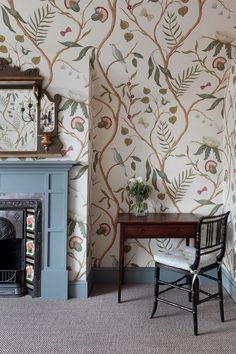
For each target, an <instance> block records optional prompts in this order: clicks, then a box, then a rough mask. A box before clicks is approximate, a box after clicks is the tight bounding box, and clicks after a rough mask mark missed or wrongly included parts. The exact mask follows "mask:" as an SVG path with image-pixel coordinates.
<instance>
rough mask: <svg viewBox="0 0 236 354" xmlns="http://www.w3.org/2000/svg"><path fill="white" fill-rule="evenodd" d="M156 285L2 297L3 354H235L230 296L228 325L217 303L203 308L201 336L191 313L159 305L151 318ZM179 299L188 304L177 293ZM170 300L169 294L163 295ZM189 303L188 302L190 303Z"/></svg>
mask: <svg viewBox="0 0 236 354" xmlns="http://www.w3.org/2000/svg"><path fill="white" fill-rule="evenodd" d="M152 294H153V287H152V286H151V285H125V286H124V287H123V290H122V301H123V302H122V303H121V304H118V303H117V289H116V287H115V286H112V285H99V286H98V285H97V286H96V287H95V288H94V289H93V291H92V294H91V296H90V297H89V298H88V299H86V300H81V299H71V300H68V301H62V300H42V299H40V298H36V299H32V298H31V297H30V296H24V297H22V298H12V299H9V298H0V353H1V354H15V353H17V354H34V353H37V354H50V353H63V354H64V353H68V354H72V353H73V354H191V353H199V354H200V353H201V354H202V353H204V354H211V353H212V354H221V353H222V354H223V353H224V354H232V353H235V352H236V349H235V348H236V304H235V303H234V302H233V300H232V299H231V298H230V296H229V295H228V294H227V293H225V322H224V323H221V322H220V315H219V306H218V303H217V302H216V301H214V300H213V301H210V302H207V303H203V304H201V305H200V306H199V307H198V308H199V336H198V337H195V336H194V335H193V328H192V327H193V326H192V314H191V313H188V312H185V311H182V310H180V309H177V308H173V307H172V306H168V305H165V304H159V305H158V310H157V313H156V315H155V318H153V319H149V317H150V314H151V310H152V302H153V296H152ZM173 295H174V297H175V300H177V301H179V302H180V303H184V302H183V301H184V300H186V301H187V294H186V295H184V298H183V294H182V293H181V294H180V296H179V292H177V291H176V290H173V292H172V299H173ZM164 296H165V297H166V298H170V293H169V294H167V293H166V294H163V297H164ZM185 304H186V302H185Z"/></svg>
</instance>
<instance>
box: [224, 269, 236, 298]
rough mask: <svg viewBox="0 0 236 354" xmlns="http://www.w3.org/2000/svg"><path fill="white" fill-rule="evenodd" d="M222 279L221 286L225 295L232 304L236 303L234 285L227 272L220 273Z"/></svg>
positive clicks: (235, 288) (235, 286)
mask: <svg viewBox="0 0 236 354" xmlns="http://www.w3.org/2000/svg"><path fill="white" fill-rule="evenodd" d="M222 278H223V286H224V288H225V290H226V291H227V293H228V294H229V295H230V296H231V297H232V299H233V300H234V302H236V283H235V281H234V280H233V279H232V278H231V276H230V275H229V273H228V272H226V270H224V269H223V271H222Z"/></svg>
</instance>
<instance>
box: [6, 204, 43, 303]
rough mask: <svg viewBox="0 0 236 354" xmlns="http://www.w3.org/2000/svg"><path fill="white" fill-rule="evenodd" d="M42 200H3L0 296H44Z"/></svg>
mask: <svg viewBox="0 0 236 354" xmlns="http://www.w3.org/2000/svg"><path fill="white" fill-rule="evenodd" d="M41 230H42V206H41V200H33V199H22V200H21V199H19V200H15V199H3V200H0V296H22V295H25V294H31V295H32V296H34V297H36V296H40V278H41V238H42V237H41V234H42V232H41Z"/></svg>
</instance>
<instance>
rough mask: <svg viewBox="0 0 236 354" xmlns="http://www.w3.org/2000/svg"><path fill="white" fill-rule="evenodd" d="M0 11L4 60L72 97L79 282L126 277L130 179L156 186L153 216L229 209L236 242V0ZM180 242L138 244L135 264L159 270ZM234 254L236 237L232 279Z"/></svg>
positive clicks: (128, 1)
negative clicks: (119, 270) (160, 252)
mask: <svg viewBox="0 0 236 354" xmlns="http://www.w3.org/2000/svg"><path fill="white" fill-rule="evenodd" d="M0 7H1V9H0V15H1V16H2V20H1V25H0V53H1V56H3V57H5V58H7V59H8V60H9V62H11V63H13V64H15V65H18V66H21V67H22V68H26V67H35V66H37V67H39V68H40V71H41V73H42V74H43V75H44V76H45V80H44V87H45V88H46V89H48V90H49V92H50V93H51V94H55V93H59V94H61V95H62V97H63V100H62V104H61V106H60V114H59V120H60V121H59V126H60V138H61V140H62V142H63V145H64V147H63V150H62V154H63V158H65V159H73V160H76V161H78V162H80V164H78V166H76V167H74V168H73V169H72V171H71V174H70V185H69V192H70V200H69V225H68V264H69V269H70V279H71V280H74V281H78V280H81V279H82V280H83V279H85V278H86V276H87V275H88V273H89V269H90V267H91V266H95V267H107V266H108V267H115V266H117V259H118V239H119V237H118V235H119V233H118V231H119V230H117V224H116V219H117V215H118V212H121V211H125V212H132V209H133V204H132V199H131V200H130V197H129V196H128V195H127V190H126V186H127V184H128V181H129V179H130V178H132V177H137V176H140V177H142V178H143V179H144V180H145V181H146V182H147V183H148V184H149V185H150V186H151V187H152V193H151V196H150V198H149V199H148V200H147V204H146V208H147V209H148V210H149V211H155V212H177V213H178V212H193V213H198V214H206V213H212V214H214V213H217V212H220V211H222V210H223V209H224V208H226V209H227V208H230V209H232V212H231V225H232V231H234V226H233V225H234V211H233V210H234V203H235V200H234V199H235V198H234V188H235V187H234V186H235V183H234V180H233V175H232V171H234V168H235V167H234V157H235V155H234V154H235V152H234V136H235V124H234V117H235V115H234V110H235V103H234V100H235V98H234V97H235V96H234V91H235V88H234V86H235V79H234V77H235V73H234V72H233V69H232V63H234V61H235V45H236V31H235V28H236V21H235V19H236V17H235V16H236V4H235V1H234V0H227V1H226V0H178V1H173V0H136V1H134V0H120V1H117V0H88V1H84V0H80V1H79V0H64V1H63V0H41V1H40V0H36V1H33V2H29V1H19V0H15V1H14V0H2V1H0ZM228 91H229V92H230V93H228V94H227V95H226V93H227V92H228ZM225 97H226V99H225ZM88 147H89V149H88ZM88 174H89V186H88V185H87V181H88ZM227 176H228V178H227ZM87 190H88V193H87ZM88 197H89V198H88ZM87 210H89V223H87ZM87 235H89V237H88V236H87ZM174 242H176V241H173V240H171V239H156V240H143V241H142V240H132V241H130V242H128V243H127V245H126V247H125V251H126V257H125V262H126V265H127V266H130V267H137V266H152V265H153V263H152V254H153V252H154V251H155V249H156V248H172V247H173V245H174ZM181 243H182V240H178V241H177V244H178V245H180V244H181ZM233 249H235V236H234V233H232V234H231V238H230V241H229V244H228V249H227V257H226V266H227V268H228V270H229V272H230V273H231V275H232V276H233V277H234V276H235V274H234V273H233V272H234V251H233Z"/></svg>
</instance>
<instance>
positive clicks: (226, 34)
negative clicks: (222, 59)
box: [216, 31, 235, 44]
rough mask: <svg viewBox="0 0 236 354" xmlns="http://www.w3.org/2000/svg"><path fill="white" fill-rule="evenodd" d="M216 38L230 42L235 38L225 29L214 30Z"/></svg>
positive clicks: (223, 41)
mask: <svg viewBox="0 0 236 354" xmlns="http://www.w3.org/2000/svg"><path fill="white" fill-rule="evenodd" d="M216 39H218V41H220V42H222V43H225V44H227V43H232V42H233V41H234V40H235V36H234V35H233V34H232V33H229V32H225V31H216Z"/></svg>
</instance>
